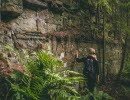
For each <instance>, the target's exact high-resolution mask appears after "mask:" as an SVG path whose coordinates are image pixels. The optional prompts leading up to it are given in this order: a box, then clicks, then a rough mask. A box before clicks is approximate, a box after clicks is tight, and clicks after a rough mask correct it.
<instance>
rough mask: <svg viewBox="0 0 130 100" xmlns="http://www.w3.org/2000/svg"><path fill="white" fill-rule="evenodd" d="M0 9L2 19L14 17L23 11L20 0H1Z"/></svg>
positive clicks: (6, 19)
mask: <svg viewBox="0 0 130 100" xmlns="http://www.w3.org/2000/svg"><path fill="white" fill-rule="evenodd" d="M0 11H1V15H2V20H4V21H8V20H10V19H13V18H16V17H17V16H19V15H20V14H21V13H22V11H23V3H22V0H2V1H1V9H0Z"/></svg>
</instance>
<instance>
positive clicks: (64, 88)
mask: <svg viewBox="0 0 130 100" xmlns="http://www.w3.org/2000/svg"><path fill="white" fill-rule="evenodd" d="M26 59H27V63H26V64H25V68H26V71H25V72H21V71H19V70H15V71H14V72H13V73H12V74H11V75H10V76H11V77H10V79H8V81H7V83H8V88H9V91H8V93H7V95H6V100H76V99H77V98H79V97H80V94H79V93H78V92H77V91H76V90H75V89H74V87H73V86H72V85H73V84H75V83H76V82H79V81H83V80H84V79H83V77H82V75H81V74H79V73H77V72H74V71H70V70H65V71H64V70H61V69H62V68H63V67H62V61H59V60H58V59H57V58H56V57H55V56H54V55H53V54H51V53H49V52H45V51H38V52H37V53H36V54H35V55H33V57H29V56H28V58H26ZM25 62H26V61H25ZM69 74H74V75H73V77H72V76H69Z"/></svg>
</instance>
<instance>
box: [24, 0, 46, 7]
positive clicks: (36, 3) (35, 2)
mask: <svg viewBox="0 0 130 100" xmlns="http://www.w3.org/2000/svg"><path fill="white" fill-rule="evenodd" d="M23 2H24V4H25V6H27V7H32V8H34V9H35V8H44V9H45V8H47V3H46V2H43V1H40V0H23Z"/></svg>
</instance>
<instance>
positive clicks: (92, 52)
mask: <svg viewBox="0 0 130 100" xmlns="http://www.w3.org/2000/svg"><path fill="white" fill-rule="evenodd" d="M88 53H89V54H95V53H96V52H95V49H94V48H88Z"/></svg>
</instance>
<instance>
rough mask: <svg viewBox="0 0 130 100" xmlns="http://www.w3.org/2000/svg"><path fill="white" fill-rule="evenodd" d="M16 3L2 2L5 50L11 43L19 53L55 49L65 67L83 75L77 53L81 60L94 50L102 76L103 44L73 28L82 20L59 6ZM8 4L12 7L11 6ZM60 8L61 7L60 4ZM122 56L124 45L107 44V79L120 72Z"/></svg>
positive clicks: (28, 0) (1, 38) (27, 0)
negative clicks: (22, 50) (91, 49)
mask: <svg viewBox="0 0 130 100" xmlns="http://www.w3.org/2000/svg"><path fill="white" fill-rule="evenodd" d="M15 1H16V0H12V1H10V0H2V2H1V3H2V5H1V15H2V18H1V19H2V21H3V22H4V24H5V25H7V26H8V27H7V28H6V29H5V30H4V27H5V26H3V28H1V31H0V41H1V42H0V43H1V44H0V46H1V49H2V48H3V46H4V45H7V44H8V45H10V46H12V47H14V48H15V49H17V50H21V49H22V48H23V49H26V50H28V51H33V50H37V49H46V50H51V51H52V52H53V53H55V54H56V55H57V56H58V57H59V58H60V59H63V61H64V67H67V68H71V69H73V70H76V71H79V72H82V68H83V65H82V64H79V63H77V62H75V56H74V55H75V50H76V49H78V50H79V54H80V57H83V56H86V55H87V49H86V48H89V47H93V48H95V49H96V51H97V55H98V59H99V62H100V73H102V57H103V56H102V53H103V49H102V42H101V41H97V40H95V39H90V38H91V37H90V35H89V34H86V35H83V36H82V33H81V31H82V30H80V29H79V27H78V28H75V27H74V26H73V28H72V27H71V28H70V27H69V26H72V24H73V23H75V25H77V26H80V19H79V18H78V17H77V18H73V16H72V14H69V13H67V12H62V10H60V11H59V9H58V10H57V8H55V7H54V8H51V9H50V8H49V4H50V2H42V3H39V2H41V1H40V0H34V1H31V0H23V1H22V0H18V2H16V3H15ZM46 3H48V5H46ZM8 4H10V6H7V5H8ZM14 5H15V6H14ZM58 5H60V3H59V2H58ZM61 5H62V4H61ZM33 6H34V7H33ZM12 7H13V8H12ZM60 7H61V6H60ZM35 8H36V9H35ZM55 10H56V11H55ZM57 11H59V12H58V13H57ZM10 14H11V16H10ZM5 16H6V18H5ZM12 16H13V18H12ZM7 19H9V20H7ZM1 25H3V24H1ZM77 37H79V38H77ZM121 53H122V52H121V45H115V44H114V43H111V44H106V52H105V54H106V55H105V60H106V62H105V70H106V75H107V76H109V73H113V74H116V73H118V70H119V67H120V63H121ZM12 57H14V56H12Z"/></svg>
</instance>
